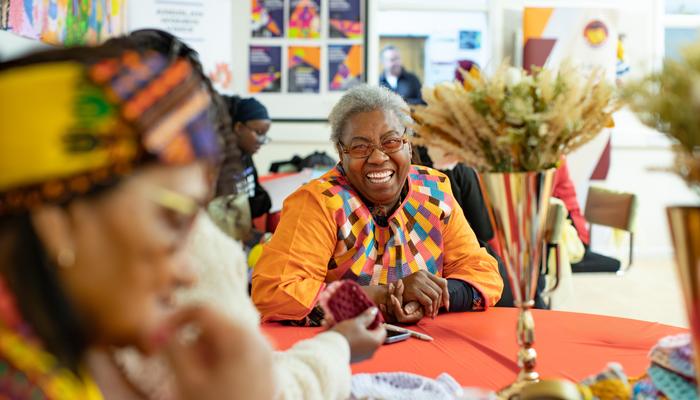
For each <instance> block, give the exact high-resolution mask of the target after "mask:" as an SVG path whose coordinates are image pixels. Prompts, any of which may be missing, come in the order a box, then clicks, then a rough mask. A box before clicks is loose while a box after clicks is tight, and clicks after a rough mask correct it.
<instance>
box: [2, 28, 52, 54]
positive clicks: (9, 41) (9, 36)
mask: <svg viewBox="0 0 700 400" xmlns="http://www.w3.org/2000/svg"><path fill="white" fill-rule="evenodd" d="M50 47H51V46H49V45H48V44H46V43H43V42H39V41H36V40H31V39H27V38H23V37H21V36H17V35H15V34H13V33H10V32H7V31H3V30H0V61H6V60H9V59H11V58H16V57H20V56H22V55H24V54H26V53H28V52H30V51H33V50H37V49H44V48H50Z"/></svg>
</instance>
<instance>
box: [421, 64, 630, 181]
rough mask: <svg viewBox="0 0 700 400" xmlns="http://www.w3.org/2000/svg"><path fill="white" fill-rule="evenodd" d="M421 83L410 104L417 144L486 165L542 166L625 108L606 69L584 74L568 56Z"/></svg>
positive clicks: (510, 168) (493, 168)
mask: <svg viewBox="0 0 700 400" xmlns="http://www.w3.org/2000/svg"><path fill="white" fill-rule="evenodd" d="M463 75H464V78H465V80H464V84H461V83H459V82H445V83H440V84H437V85H436V86H434V87H424V88H423V99H424V100H425V102H426V103H427V105H425V106H416V107H415V108H414V109H413V111H412V116H413V119H414V120H415V122H416V124H415V126H414V127H413V128H414V130H415V132H416V133H417V135H416V136H415V138H414V141H415V143H417V144H419V145H424V146H439V147H441V148H443V149H444V150H445V151H447V152H450V153H452V154H454V155H456V156H457V157H459V158H460V160H461V161H462V162H464V163H465V164H467V165H470V166H472V167H475V168H477V169H478V170H480V171H484V172H517V171H539V170H544V169H547V168H551V167H554V166H555V165H556V164H557V163H558V161H559V159H560V158H561V156H562V155H564V154H567V153H569V152H571V151H573V150H575V149H577V148H578V147H580V146H582V145H583V144H585V143H586V142H588V141H589V140H591V139H593V138H594V137H595V136H596V135H597V134H598V133H599V132H600V131H601V130H602V129H603V128H604V127H607V126H611V125H612V113H613V112H614V111H616V110H617V109H618V108H619V103H618V101H617V100H616V98H615V94H614V88H613V86H612V85H610V84H608V83H607V82H605V80H604V77H603V72H602V70H594V71H593V72H592V73H591V74H590V75H588V76H584V75H583V74H582V73H580V72H579V71H578V70H577V69H576V68H573V67H572V66H571V65H570V64H568V63H565V64H564V65H562V66H561V68H560V69H559V71H558V72H557V73H554V72H552V71H550V70H546V69H540V70H536V71H534V73H533V74H531V75H528V74H526V73H525V72H524V71H522V70H520V69H516V68H512V67H509V66H507V65H506V64H503V65H502V66H501V67H500V68H499V69H498V71H496V73H495V74H494V75H493V76H492V77H491V78H485V77H483V76H479V75H478V74H474V73H464V74H463Z"/></svg>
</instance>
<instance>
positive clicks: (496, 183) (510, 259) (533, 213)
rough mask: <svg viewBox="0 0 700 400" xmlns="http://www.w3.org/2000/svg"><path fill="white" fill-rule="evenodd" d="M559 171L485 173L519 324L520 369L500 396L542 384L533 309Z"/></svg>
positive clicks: (483, 175)
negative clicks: (549, 209) (538, 370)
mask: <svg viewBox="0 0 700 400" xmlns="http://www.w3.org/2000/svg"><path fill="white" fill-rule="evenodd" d="M554 171H555V170H554V169H548V170H545V171H535V172H509V173H484V174H482V175H481V178H482V179H481V182H482V185H483V190H482V192H483V193H484V194H485V197H486V203H487V204H488V205H489V209H490V212H491V219H492V223H493V227H494V233H495V236H496V240H497V241H498V244H499V245H500V247H501V253H502V256H503V262H504V264H505V266H506V269H507V271H508V279H509V280H510V284H511V288H512V291H513V299H514V301H515V306H516V307H518V308H519V309H520V314H519V316H518V323H517V340H518V345H519V346H520V349H519V350H518V366H519V367H520V373H519V374H518V377H517V378H516V380H515V382H514V383H513V384H512V385H510V386H508V387H507V388H505V389H503V390H502V391H501V392H500V393H499V395H500V396H501V397H505V398H509V397H511V396H513V395H516V394H517V393H519V391H520V390H521V389H522V387H524V386H526V385H528V384H531V383H534V382H537V381H539V374H538V373H537V371H536V369H535V367H536V361H537V352H536V351H535V349H534V347H533V345H534V343H535V322H534V319H533V317H532V313H531V312H530V309H531V308H532V307H533V306H534V304H535V295H536V294H537V279H538V277H539V273H540V263H541V258H542V253H543V247H544V240H543V236H544V230H545V226H546V221H547V210H548V208H549V199H550V197H551V195H552V182H553V179H554Z"/></svg>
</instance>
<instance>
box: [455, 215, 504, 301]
mask: <svg viewBox="0 0 700 400" xmlns="http://www.w3.org/2000/svg"><path fill="white" fill-rule="evenodd" d="M454 204H455V208H454V209H453V210H452V214H451V215H450V218H449V221H448V222H447V224H446V225H445V226H444V228H443V229H444V232H443V240H444V248H443V250H444V252H443V254H444V257H445V258H444V261H443V270H442V275H443V278H446V279H447V280H448V284H449V286H450V289H452V288H453V287H455V286H457V287H458V286H459V284H460V282H454V281H462V282H464V283H467V284H468V286H471V288H473V289H475V290H477V291H478V292H479V293H478V295H480V297H481V298H483V299H484V300H485V304H484V305H483V307H481V308H482V309H484V308H486V307H488V306H493V305H494V304H496V302H498V300H499V299H500V298H501V292H502V291H503V279H502V278H501V275H500V273H499V272H498V263H497V262H496V259H495V258H493V257H491V255H489V254H488V252H487V251H486V249H484V248H482V247H481V246H479V242H478V240H477V239H476V235H475V234H474V231H473V230H472V228H471V227H470V226H469V223H468V222H467V220H466V218H465V217H464V212H463V211H462V208H461V207H460V206H459V205H458V204H457V203H456V202H455V203H454ZM450 281H453V282H450ZM450 292H452V290H450ZM450 303H451V305H450V308H452V303H453V302H452V296H450ZM474 309H475V310H476V309H478V307H477V306H476V305H474Z"/></svg>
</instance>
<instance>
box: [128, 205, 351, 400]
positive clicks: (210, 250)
mask: <svg viewBox="0 0 700 400" xmlns="http://www.w3.org/2000/svg"><path fill="white" fill-rule="evenodd" d="M188 247H189V253H190V254H191V256H192V265H193V267H194V268H195V270H196V271H197V275H198V282H197V284H196V285H195V286H194V287H193V288H191V289H188V290H185V291H183V292H182V293H180V295H179V296H178V302H179V303H180V304H188V303H194V302H196V303H205V304H209V305H212V306H214V307H216V308H217V309H218V310H219V311H221V312H224V313H225V314H226V315H228V316H229V317H231V319H232V320H233V321H234V322H238V323H240V324H243V325H245V326H247V327H249V328H250V329H251V330H254V331H255V332H256V334H260V335H262V332H261V331H260V327H259V324H260V317H259V314H258V311H257V310H256V309H255V306H254V305H253V302H252V301H251V300H250V297H249V296H248V278H247V267H246V265H247V264H246V262H245V253H244V252H243V249H242V247H241V245H240V244H239V243H238V242H236V241H234V240H233V239H231V238H230V237H229V236H227V235H226V234H224V233H223V232H222V231H221V230H219V228H218V227H217V226H216V225H215V224H214V222H213V221H212V220H211V219H210V218H209V217H208V216H207V215H206V214H202V215H200V216H199V217H198V219H197V222H196V225H195V228H194V231H193V232H192V236H191V239H190V241H189V243H188ZM232 340H235V338H232ZM270 351H272V350H270ZM274 357H275V375H276V380H277V381H276V382H275V384H276V385H277V387H278V392H279V395H278V398H279V399H284V400H291V399H309V400H316V399H318V400H335V399H347V398H349V397H350V377H351V371H350V366H349V363H350V349H349V346H348V342H347V340H346V339H345V338H344V337H343V336H342V335H340V334H339V333H336V332H324V333H321V334H319V335H316V336H315V337H314V338H312V339H308V340H304V341H302V342H299V343H297V344H296V345H295V346H294V347H292V348H291V349H289V350H287V351H281V352H275V354H274ZM117 358H118V360H119V362H120V364H122V365H123V366H124V368H125V369H126V371H127V375H128V377H129V379H130V380H132V381H133V382H134V383H135V384H136V385H137V386H138V387H139V388H141V389H142V390H143V391H144V392H146V393H148V394H149V397H150V398H151V399H153V400H166V399H171V398H172V382H170V376H169V375H170V374H169V373H168V371H167V369H166V368H164V367H165V365H164V364H163V363H162V362H160V360H154V359H149V360H145V359H143V358H142V357H140V356H138V355H137V354H136V353H135V352H133V351H122V352H120V354H118V356H117Z"/></svg>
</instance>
